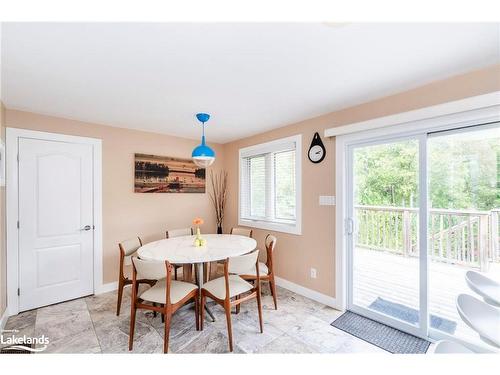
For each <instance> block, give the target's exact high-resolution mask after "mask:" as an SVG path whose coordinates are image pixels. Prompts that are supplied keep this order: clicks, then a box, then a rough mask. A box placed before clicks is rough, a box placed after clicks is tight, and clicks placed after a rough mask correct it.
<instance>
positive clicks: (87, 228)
mask: <svg viewBox="0 0 500 375" xmlns="http://www.w3.org/2000/svg"><path fill="white" fill-rule="evenodd" d="M90 229H92V227H91V226H90V225H85V226H84V227H83V228H82V229H80V230H90Z"/></svg>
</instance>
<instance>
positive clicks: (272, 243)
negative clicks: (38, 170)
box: [265, 234, 278, 272]
mask: <svg viewBox="0 0 500 375" xmlns="http://www.w3.org/2000/svg"><path fill="white" fill-rule="evenodd" d="M276 242H278V239H277V238H276V236H273V235H272V234H268V235H267V236H266V240H265V245H266V253H267V260H266V265H267V268H269V270H270V271H271V272H272V271H273V253H274V248H275V247H276Z"/></svg>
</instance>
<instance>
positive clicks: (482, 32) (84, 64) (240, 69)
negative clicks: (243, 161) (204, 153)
mask: <svg viewBox="0 0 500 375" xmlns="http://www.w3.org/2000/svg"><path fill="white" fill-rule="evenodd" d="M499 31H500V29H499V24H493V23H490V24H339V25H335V24H319V23H318V24H307V23H294V24H278V23H274V24H273V23H268V24H258V23H247V24H217V23H212V24H194V23H193V24H181V23H178V24H175V23H170V24H158V23H156V24H155V23H100V24H98V23H8V24H5V23H4V24H3V28H2V61H1V62H2V100H3V102H4V104H5V106H6V107H7V108H13V109H21V110H28V111H33V112H39V113H43V114H49V115H54V116H60V117H66V118H71V119H78V120H83V121H88V122H95V123H101V124H108V125H112V126H118V127H124V128H133V129H142V130H147V131H153V132H159V133H166V134H172V135H178V136H183V137H188V138H199V136H200V128H199V127H198V126H197V125H196V124H197V122H196V119H195V117H194V115H195V113H197V112H200V111H206V112H208V113H210V114H212V119H211V120H210V122H209V123H208V128H207V139H208V141H209V142H210V141H211V142H228V141H231V140H234V139H238V138H242V137H245V136H248V135H252V134H255V133H259V132H262V131H266V130H269V129H272V128H277V127H281V126H284V125H287V124H290V123H293V122H297V121H300V120H304V119H307V118H311V117H314V116H318V115H321V114H325V113H328V112H331V111H334V110H337V109H340V108H345V107H348V106H351V105H355V104H359V103H362V102H366V101H369V100H373V99H375V98H378V97H382V96H386V95H389V94H393V93H396V92H400V91H404V90H407V89H410V88H413V87H417V86H420V85H423V84H426V83H428V82H430V81H433V80H437V79H443V78H446V77H449V76H453V75H455V74H460V73H463V72H466V71H469V70H473V69H477V68H481V67H484V66H487V65H491V64H494V63H498V62H500V50H499V49H500V35H499Z"/></svg>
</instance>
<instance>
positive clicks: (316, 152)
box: [309, 145, 325, 163]
mask: <svg viewBox="0 0 500 375" xmlns="http://www.w3.org/2000/svg"><path fill="white" fill-rule="evenodd" d="M324 153H325V151H324V150H323V148H322V147H321V146H320V145H315V146H312V147H311V148H310V149H309V159H310V160H311V161H312V162H313V163H317V162H318V161H320V160H321V159H322V158H323V155H324Z"/></svg>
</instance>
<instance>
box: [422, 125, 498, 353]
mask: <svg viewBox="0 0 500 375" xmlns="http://www.w3.org/2000/svg"><path fill="white" fill-rule="evenodd" d="M428 160H429V161H428V165H429V168H428V170H429V223H428V228H429V314H430V326H429V329H430V331H431V334H434V336H436V337H443V336H445V337H446V336H449V337H451V336H452V337H453V338H454V339H461V340H464V341H467V342H471V343H477V344H480V343H481V341H480V339H479V337H478V334H477V333H476V332H475V331H474V330H472V329H471V328H470V327H469V326H467V324H465V323H464V321H463V320H462V319H461V318H460V316H459V315H458V312H457V308H456V297H457V295H458V294H461V293H465V294H470V295H474V296H476V297H477V298H479V299H481V297H479V296H478V295H477V294H475V293H474V292H473V291H472V290H471V289H470V287H469V286H468V285H467V283H466V281H465V274H466V273H467V272H468V271H477V272H481V273H483V274H484V275H486V276H488V277H490V278H493V279H495V278H496V279H499V281H500V247H499V231H500V226H499V214H500V126H499V125H498V123H497V124H490V125H486V126H475V127H472V128H465V129H458V130H452V131H443V132H436V133H433V134H430V135H429V139H428ZM492 329H493V327H492Z"/></svg>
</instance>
